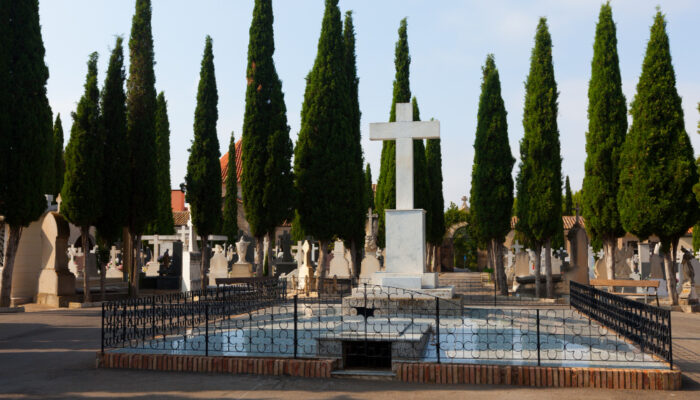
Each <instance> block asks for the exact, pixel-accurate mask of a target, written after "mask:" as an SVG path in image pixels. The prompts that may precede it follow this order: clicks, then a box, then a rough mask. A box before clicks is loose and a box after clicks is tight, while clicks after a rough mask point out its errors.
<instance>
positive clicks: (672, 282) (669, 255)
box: [663, 240, 678, 306]
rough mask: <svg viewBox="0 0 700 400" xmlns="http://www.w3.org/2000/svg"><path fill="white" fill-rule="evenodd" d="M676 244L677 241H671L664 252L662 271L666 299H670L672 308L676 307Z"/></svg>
mask: <svg viewBox="0 0 700 400" xmlns="http://www.w3.org/2000/svg"><path fill="white" fill-rule="evenodd" d="M677 243H678V241H677V240H672V241H671V243H669V244H668V250H667V251H664V270H665V271H666V288H667V290H668V297H669V299H671V304H673V305H674V306H675V305H678V292H677V291H676V268H675V262H676V260H675V259H676V255H675V252H676V251H675V250H676V249H675V247H676V246H677ZM674 244H676V245H674ZM663 247H666V246H663Z"/></svg>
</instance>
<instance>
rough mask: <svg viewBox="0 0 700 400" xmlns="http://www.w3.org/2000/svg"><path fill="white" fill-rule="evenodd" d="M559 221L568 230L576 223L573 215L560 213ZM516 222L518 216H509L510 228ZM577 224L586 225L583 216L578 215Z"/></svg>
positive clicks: (512, 227) (513, 226) (583, 226)
mask: <svg viewBox="0 0 700 400" xmlns="http://www.w3.org/2000/svg"><path fill="white" fill-rule="evenodd" d="M561 222H562V223H563V225H564V230H569V229H571V228H573V227H574V225H575V224H576V217H575V216H573V215H562V216H561ZM517 223H518V217H511V218H510V229H515V224H517ZM578 224H579V225H580V226H581V227H582V228H585V227H586V221H585V220H584V219H583V217H581V216H579V217H578Z"/></svg>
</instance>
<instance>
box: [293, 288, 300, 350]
mask: <svg viewBox="0 0 700 400" xmlns="http://www.w3.org/2000/svg"><path fill="white" fill-rule="evenodd" d="M298 298H299V295H296V294H295V295H294V358H297V343H298V339H297V321H298V319H299V317H297V307H298V305H297V304H298V303H297V301H298Z"/></svg>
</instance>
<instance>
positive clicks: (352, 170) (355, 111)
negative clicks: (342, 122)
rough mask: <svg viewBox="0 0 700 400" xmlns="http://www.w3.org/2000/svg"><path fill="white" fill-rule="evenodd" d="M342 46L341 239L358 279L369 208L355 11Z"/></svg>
mask: <svg viewBox="0 0 700 400" xmlns="http://www.w3.org/2000/svg"><path fill="white" fill-rule="evenodd" d="M343 46H344V59H345V61H344V62H345V70H346V79H347V84H348V95H347V96H348V99H347V100H348V107H349V108H348V129H347V130H346V131H345V135H346V136H347V138H346V140H347V145H346V146H345V147H344V148H345V151H343V152H342V156H343V158H345V160H344V162H343V164H344V165H346V167H345V168H346V174H345V179H344V180H342V181H341V182H338V184H341V185H342V186H343V190H344V191H345V193H346V194H345V195H344V196H343V197H341V199H343V201H344V202H346V206H345V210H344V214H345V217H344V218H343V219H344V220H345V221H346V223H345V224H344V230H343V232H340V234H339V236H340V237H342V238H343V239H345V240H346V241H349V242H350V254H351V255H352V273H353V275H358V274H359V272H360V265H359V261H360V260H361V254H359V253H358V252H361V250H362V243H364V236H365V229H364V226H365V216H366V215H367V207H368V206H367V204H366V200H365V197H364V190H365V180H364V171H363V170H362V164H363V161H364V160H363V157H362V143H361V140H362V134H361V132H360V116H361V113H360V99H359V92H358V85H359V83H360V79H359V78H358V77H357V62H356V58H357V57H356V55H355V27H354V25H353V20H352V11H348V12H346V13H345V25H344V28H343Z"/></svg>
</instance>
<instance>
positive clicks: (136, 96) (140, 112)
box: [122, 0, 157, 296]
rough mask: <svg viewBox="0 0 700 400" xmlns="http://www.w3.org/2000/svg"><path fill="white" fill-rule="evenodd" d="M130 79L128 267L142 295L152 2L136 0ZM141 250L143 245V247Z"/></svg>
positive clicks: (150, 175) (134, 290)
mask: <svg viewBox="0 0 700 400" xmlns="http://www.w3.org/2000/svg"><path fill="white" fill-rule="evenodd" d="M129 53H130V57H129V78H128V80H127V82H126V115H127V119H126V127H127V135H126V139H127V153H128V155H129V172H128V174H127V177H126V178H127V180H128V188H129V192H128V193H129V195H128V198H127V201H126V202H125V204H126V207H127V209H128V214H127V221H128V224H127V229H126V230H125V235H124V236H125V238H124V249H123V253H122V254H125V257H124V267H125V268H126V270H127V271H128V273H129V279H130V282H129V283H130V285H129V293H130V294H131V295H132V296H135V295H138V279H139V272H138V271H137V269H136V267H137V266H136V258H135V257H134V245H135V244H136V243H140V238H141V234H142V233H143V231H144V229H146V225H147V224H148V223H149V222H151V220H152V219H153V216H154V215H155V213H156V210H157V208H156V205H157V196H156V193H157V190H156V187H157V186H156V157H154V154H156V132H155V130H156V122H155V116H156V88H155V84H156V75H155V72H154V70H153V65H154V55H153V34H152V32H151V1H150V0H136V10H135V12H134V17H133V18H132V20H131V37H130V39H129ZM139 247H140V246H139Z"/></svg>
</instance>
